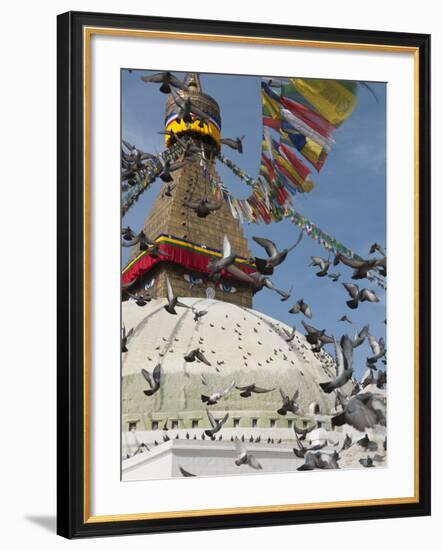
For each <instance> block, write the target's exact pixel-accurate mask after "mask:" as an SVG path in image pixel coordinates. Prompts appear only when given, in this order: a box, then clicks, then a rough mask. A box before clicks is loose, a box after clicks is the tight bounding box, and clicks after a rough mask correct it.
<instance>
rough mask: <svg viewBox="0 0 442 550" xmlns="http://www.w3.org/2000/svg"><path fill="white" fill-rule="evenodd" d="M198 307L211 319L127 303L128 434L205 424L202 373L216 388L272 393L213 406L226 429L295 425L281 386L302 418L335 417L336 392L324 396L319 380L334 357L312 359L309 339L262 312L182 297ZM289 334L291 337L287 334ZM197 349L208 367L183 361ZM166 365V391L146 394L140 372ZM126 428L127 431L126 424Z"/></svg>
mask: <svg viewBox="0 0 442 550" xmlns="http://www.w3.org/2000/svg"><path fill="white" fill-rule="evenodd" d="M181 301H182V302H183V303H184V304H186V305H188V306H190V307H191V308H194V309H195V310H205V311H207V314H206V315H204V316H203V317H201V318H200V319H198V320H197V321H195V320H194V313H193V311H192V309H190V308H189V309H185V308H179V307H178V308H177V315H171V314H169V313H168V312H167V311H166V310H165V309H164V307H163V306H164V305H165V303H166V300H165V299H164V298H160V299H157V300H153V301H152V302H150V303H148V304H147V305H146V306H144V307H138V306H137V305H136V304H135V303H134V302H133V301H128V302H125V303H123V308H122V310H123V324H124V325H125V327H126V331H130V330H131V329H133V333H132V335H131V336H130V337H129V339H128V349H129V351H128V352H127V353H124V354H123V359H122V374H123V430H124V429H125V428H126V429H128V426H129V424H130V423H131V422H132V423H133V422H138V425H137V429H139V430H150V429H152V426H153V427H154V428H155V427H156V423H160V422H161V421H165V420H166V419H169V427H170V425H171V424H173V426H175V427H176V428H191V427H196V426H198V427H202V426H203V425H207V424H208V420H207V416H206V405H205V404H204V403H203V402H202V401H201V394H204V393H207V388H206V387H205V386H204V384H203V382H202V379H201V375H204V377H205V379H206V380H207V381H208V382H209V383H210V384H211V385H213V387H214V388H215V389H222V388H225V387H227V386H228V385H229V384H231V383H232V382H234V383H235V385H236V386H245V385H248V384H252V383H255V384H257V385H258V386H260V387H262V388H266V389H271V388H273V391H271V392H268V393H262V394H252V395H251V397H248V398H244V397H241V396H240V392H239V391H238V390H237V389H234V390H233V391H231V392H230V393H229V394H228V396H227V397H225V398H223V399H221V400H220V401H219V402H218V403H217V404H215V405H212V406H211V407H210V410H211V411H212V412H216V413H218V412H222V411H228V412H229V414H230V418H229V420H228V422H227V423H226V425H225V427H226V428H228V427H231V426H233V425H234V424H235V425H236V427H244V428H248V427H256V428H259V427H261V428H267V427H275V428H277V427H280V428H287V427H291V426H293V420H294V415H293V414H291V413H288V414H287V415H286V416H282V415H278V413H277V410H278V409H279V408H280V406H281V403H282V399H281V394H280V388H281V389H282V390H283V391H284V392H285V393H286V394H287V395H289V396H292V395H293V394H294V393H295V391H298V392H299V398H298V401H297V402H298V404H299V406H300V409H299V412H298V415H299V417H305V418H308V417H313V416H314V415H315V414H319V415H320V414H324V413H330V411H331V410H332V409H333V407H334V404H335V396H334V394H331V395H327V394H325V393H324V392H322V391H321V389H320V387H319V385H318V382H323V381H327V380H328V379H329V378H330V377H331V376H332V372H333V370H332V368H333V366H334V364H333V360H332V358H331V357H330V356H329V355H328V354H327V353H326V352H324V351H322V352H320V353H319V354H314V353H313V352H312V351H311V346H309V345H308V343H307V342H306V340H305V337H304V336H303V335H302V334H300V333H298V332H296V333H295V336H294V338H293V340H292V341H291V342H287V334H290V333H291V327H289V326H287V325H285V324H283V323H280V322H278V321H276V320H275V319H272V318H270V317H268V316H266V315H264V314H261V313H259V312H257V311H254V310H251V309H246V308H242V307H238V306H237V305H235V304H230V303H227V302H223V301H218V300H211V299H198V298H181ZM286 331H287V332H286ZM195 348H200V349H201V351H202V352H203V353H204V355H205V357H206V358H207V359H208V361H209V362H210V363H211V365H210V366H208V365H206V364H204V363H202V362H200V361H198V360H197V361H195V362H191V363H189V362H186V361H185V359H184V356H185V355H187V354H188V353H189V352H190V351H191V350H192V349H195ZM157 364H160V365H161V370H162V381H161V387H160V389H159V390H158V392H156V393H155V394H154V395H153V396H151V397H146V395H145V394H144V392H143V390H145V389H147V388H148V385H147V383H146V381H145V380H144V378H143V376H142V374H141V368H145V369H147V370H149V371H152V370H153V368H154V367H155V366H156V365H157ZM125 423H126V426H125Z"/></svg>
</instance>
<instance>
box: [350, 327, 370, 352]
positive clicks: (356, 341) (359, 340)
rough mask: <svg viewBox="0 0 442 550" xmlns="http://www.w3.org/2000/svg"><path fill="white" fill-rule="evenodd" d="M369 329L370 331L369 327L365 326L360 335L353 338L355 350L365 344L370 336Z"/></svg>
mask: <svg viewBox="0 0 442 550" xmlns="http://www.w3.org/2000/svg"><path fill="white" fill-rule="evenodd" d="M369 329H370V326H369V325H365V326H364V327H362V330H360V331H359V332H358V334H357V335H356V336H355V337H354V338H353V342H352V344H353V348H357V347H358V346H360V345H361V344H362V343H363V342H364V340H365V338H366V337H367V336H368V334H369V332H368V331H369Z"/></svg>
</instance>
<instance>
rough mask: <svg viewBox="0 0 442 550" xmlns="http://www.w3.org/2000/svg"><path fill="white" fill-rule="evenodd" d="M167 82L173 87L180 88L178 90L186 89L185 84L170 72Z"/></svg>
mask: <svg viewBox="0 0 442 550" xmlns="http://www.w3.org/2000/svg"><path fill="white" fill-rule="evenodd" d="M169 82H170V83H171V84H172V86H175V88H180V90H187V89H188V88H187V86H186V85H185V84H184V82H182V81H181V80H180V79H179V78H177V77H176V76H175V75H173V74H171V75H170V76H169Z"/></svg>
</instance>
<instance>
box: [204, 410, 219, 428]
mask: <svg viewBox="0 0 442 550" xmlns="http://www.w3.org/2000/svg"><path fill="white" fill-rule="evenodd" d="M206 413H207V417H208V419H209V422H210V425H211V426H212V428H216V426H217V422H216V420H215V418H214V417H213V415H212V413H211V412H210V411H209V409H206Z"/></svg>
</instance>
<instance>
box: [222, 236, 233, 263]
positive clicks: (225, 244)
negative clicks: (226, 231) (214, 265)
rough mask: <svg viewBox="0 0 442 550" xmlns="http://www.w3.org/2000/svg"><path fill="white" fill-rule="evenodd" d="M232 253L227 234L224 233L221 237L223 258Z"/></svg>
mask: <svg viewBox="0 0 442 550" xmlns="http://www.w3.org/2000/svg"><path fill="white" fill-rule="evenodd" d="M231 255H232V246H231V244H230V241H229V238H228V237H227V235H224V239H223V258H228V257H229V256H231Z"/></svg>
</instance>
